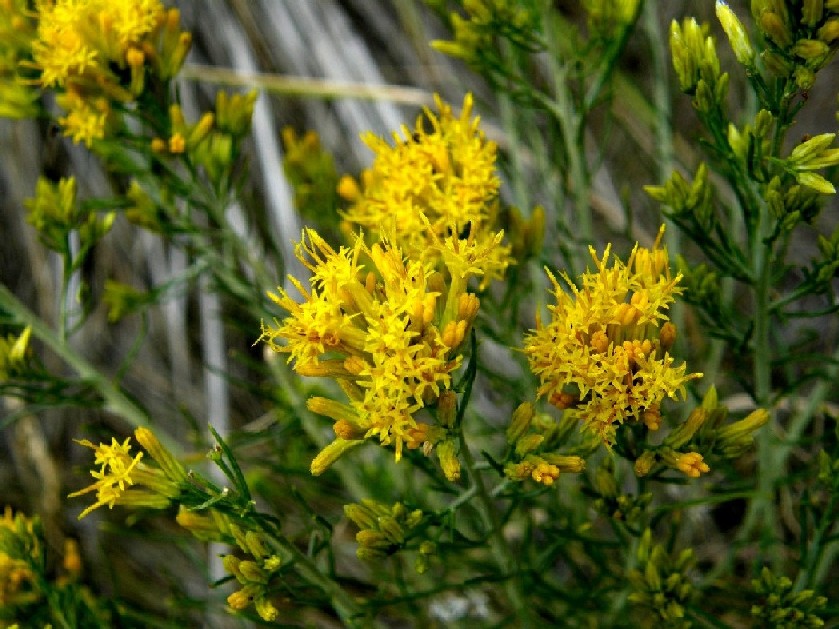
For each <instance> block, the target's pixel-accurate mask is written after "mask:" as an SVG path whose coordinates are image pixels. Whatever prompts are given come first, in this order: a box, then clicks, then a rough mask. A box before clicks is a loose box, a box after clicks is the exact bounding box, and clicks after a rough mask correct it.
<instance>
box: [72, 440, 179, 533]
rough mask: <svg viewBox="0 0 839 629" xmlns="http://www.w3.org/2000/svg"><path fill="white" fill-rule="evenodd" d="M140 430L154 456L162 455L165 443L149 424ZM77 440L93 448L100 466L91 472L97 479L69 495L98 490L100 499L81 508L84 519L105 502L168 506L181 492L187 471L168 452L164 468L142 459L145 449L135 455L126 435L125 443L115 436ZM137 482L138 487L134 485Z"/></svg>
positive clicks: (149, 506) (79, 494) (80, 494)
mask: <svg viewBox="0 0 839 629" xmlns="http://www.w3.org/2000/svg"><path fill="white" fill-rule="evenodd" d="M137 433H138V441H140V442H141V443H142V444H144V445H151V446H152V451H151V454H152V456H153V457H160V456H161V450H163V446H161V445H160V443H159V442H158V441H157V439H156V438H154V436H153V435H152V434H151V432H150V431H148V429H146V428H138V429H137ZM75 441H76V443H78V444H81V445H83V446H85V447H87V448H90V449H91V450H93V452H94V454H95V459H94V465H97V466H99V470H98V471H97V470H91V472H90V475H91V476H93V478H94V479H95V482H94V483H92V484H91V485H88V486H87V487H85V488H84V489H81V490H79V491H75V492H73V493H71V494H69V495H68V497H69V498H75V497H77V496H82V495H84V494H87V493H89V492H92V491H95V492H96V502H95V503H93V504H92V505H90V506H89V507H87V508H86V509H85V510H84V511H82V512H81V514H80V515H79V519H80V520H81V519H82V518H83V517H85V516H86V515H88V514H89V513H90V512H92V511H93V510H94V509H98V508H99V507H101V506H104V505H108V508H109V509H112V508H113V507H114V505H115V504H117V503H119V504H121V505H124V506H132V507H148V508H152V509H164V508H166V507H167V506H168V505H169V504H170V502H171V501H172V499H173V498H175V497H176V496H177V495H178V494H179V492H180V487H179V481H181V480H183V479H184V478H185V473H184V472H183V469H182V468H180V467H179V465H178V464H176V463H175V462H174V459H172V458H171V455H169V454H168V453H167V456H168V458H167V459H166V460H164V467H163V469H160V468H156V467H148V466H146V465H144V464H143V463H141V459H142V458H143V454H144V453H143V452H138V453H137V454H136V455H131V453H130V452H131V445H130V442H131V438H130V437H126V438H125V441H123V442H122V443H119V442H118V441H117V440H116V439H115V438H113V437H112V438H111V444H110V445H107V444H104V443H100V444H99V445H94V444H93V443H92V442H90V441H88V440H87V439H76V440H75ZM173 470H174V473H173ZM170 473H172V475H173V477H171V478H170V477H169V475H168V474H170ZM135 484H136V485H137V486H138V487H137V488H134V489H131V487H132V486H133V485H135Z"/></svg>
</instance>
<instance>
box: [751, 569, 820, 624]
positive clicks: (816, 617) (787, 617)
mask: <svg viewBox="0 0 839 629" xmlns="http://www.w3.org/2000/svg"><path fill="white" fill-rule="evenodd" d="M752 586H753V587H754V591H755V594H757V596H758V597H760V603H759V604H755V605H752V610H751V611H752V616H753V617H754V618H755V622H759V623H760V624H761V625H763V626H765V627H777V628H778V629H793V628H794V627H823V626H824V624H825V623H824V620H822V618H821V617H820V616H821V614H820V612H822V610H823V608H824V607H826V606H827V602H828V600H827V598H825V597H824V596H817V595H816V593H815V592H814V591H813V590H797V591H796V590H794V589H793V583H792V581H791V580H790V579H788V578H787V577H783V576H782V577H778V576H776V575H774V574H772V571H771V570H770V569H769V568H766V567H764V568H763V570H762V571H761V573H760V578H759V579H754V580H753V581H752Z"/></svg>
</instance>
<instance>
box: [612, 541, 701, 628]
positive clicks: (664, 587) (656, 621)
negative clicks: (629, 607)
mask: <svg viewBox="0 0 839 629" xmlns="http://www.w3.org/2000/svg"><path fill="white" fill-rule="evenodd" d="M637 557H638V564H637V565H638V567H637V568H633V569H632V570H629V571H628V572H627V574H626V577H627V580H628V581H629V584H630V587H631V589H632V592H631V593H630V594H629V601H630V602H631V603H632V604H633V605H636V606H637V607H638V608H639V610H640V611H642V613H644V615H645V619H646V622H645V623H644V626H662V627H668V628H672V629H690V627H691V623H690V621H688V620H687V619H686V618H685V608H686V607H687V605H688V604H689V603H690V602H691V600H692V599H693V597H694V596H695V595H696V594H695V593H696V591H695V589H694V587H693V584H692V583H691V580H690V576H689V572H690V570H691V568H693V566H694V565H695V564H696V557H695V556H694V553H693V549H692V548H686V549H685V550H683V551H682V552H681V553H679V555H678V556H677V557H676V558H675V559H674V558H672V557H671V556H670V555H669V554H668V551H667V549H666V548H665V547H664V545H662V544H655V545H654V544H653V543H652V531H651V530H650V529H646V530H645V531H644V533H643V535H641V541H640V543H639V544H638V552H637Z"/></svg>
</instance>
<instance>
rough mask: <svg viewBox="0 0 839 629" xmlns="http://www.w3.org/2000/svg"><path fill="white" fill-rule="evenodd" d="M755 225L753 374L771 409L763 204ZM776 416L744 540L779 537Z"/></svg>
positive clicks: (762, 403) (762, 443) (762, 440)
mask: <svg viewBox="0 0 839 629" xmlns="http://www.w3.org/2000/svg"><path fill="white" fill-rule="evenodd" d="M753 211H754V214H753V216H754V218H755V224H754V225H753V227H752V229H751V230H750V234H749V247H750V253H751V265H752V277H753V278H754V286H753V290H754V296H753V297H754V311H753V313H752V316H753V321H754V331H753V337H752V338H753V353H752V360H753V367H752V369H753V377H754V392H753V395H754V399H755V403H756V404H757V406H758V407H763V408H766V409H767V410H768V411H770V413H771V412H772V409H770V408H769V402H770V396H771V393H772V382H771V376H772V373H771V365H772V348H771V343H770V339H771V311H770V306H771V304H770V298H769V293H770V289H771V275H772V264H774V261H773V260H772V250H771V247H769V246H767V245H765V244H764V242H763V241H764V237H765V235H766V232H767V229H768V228H769V224H768V223H769V216H768V212H767V209H766V207H765V205H764V204H758V205H757V206H756V207H754V208H753ZM773 425H774V417H773V418H772V419H770V422H769V425H768V426H767V427H766V428H764V429H763V430H762V431H760V433H759V434H758V437H757V453H758V470H757V479H758V480H757V495H756V496H755V498H754V500H752V502H751V503H750V505H749V511H748V513H747V515H746V520H745V523H744V525H743V528H742V529H741V531H740V538H741V539H745V536H747V535H748V534H749V533H750V532H751V531H752V530H754V528H756V527H759V528H760V529H762V531H763V533H764V535H765V536H766V537H765V538H764V539H765V540H766V541H767V542H768V543H771V540H774V539H778V533H779V530H778V518H777V517H776V514H775V512H774V511H775V501H774V492H775V485H776V483H777V480H778V478H779V477H780V476H781V475H782V474H783V469H784V461H779V460H777V458H776V457H775V455H774V453H773V449H774V448H775V447H776V443H775V439H774V435H773ZM771 556H772V561H773V563H774V564H775V566H776V567H779V563H780V561H781V559H780V554H779V553H778V552H777V550H776V551H772V552H771Z"/></svg>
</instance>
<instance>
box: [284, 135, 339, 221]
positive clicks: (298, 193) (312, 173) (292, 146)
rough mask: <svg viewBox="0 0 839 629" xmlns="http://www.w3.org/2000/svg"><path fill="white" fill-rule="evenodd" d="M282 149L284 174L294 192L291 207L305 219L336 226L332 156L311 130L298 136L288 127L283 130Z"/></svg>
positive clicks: (337, 218) (335, 193)
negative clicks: (283, 149)
mask: <svg viewBox="0 0 839 629" xmlns="http://www.w3.org/2000/svg"><path fill="white" fill-rule="evenodd" d="M283 146H284V148H285V153H284V155H283V172H284V173H285V175H286V177H287V178H288V181H289V183H291V187H292V190H293V192H294V207H295V208H296V209H297V211H298V212H300V215H301V216H303V217H304V218H307V219H309V220H315V219H316V220H318V221H319V222H321V224H325V225H327V226H333V227H335V226H337V225H338V222H339V219H340V216H339V215H338V212H337V209H338V172H337V171H336V170H335V161H334V160H333V159H332V154H331V153H330V152H329V151H327V150H326V149H324V148H323V146H322V145H321V143H320V138H319V137H318V134H317V133H315V132H314V131H307V132H306V133H305V134H304V135H303V136H302V137H298V135H297V134H296V133H295V132H294V129H292V128H291V127H286V128H284V129H283Z"/></svg>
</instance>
